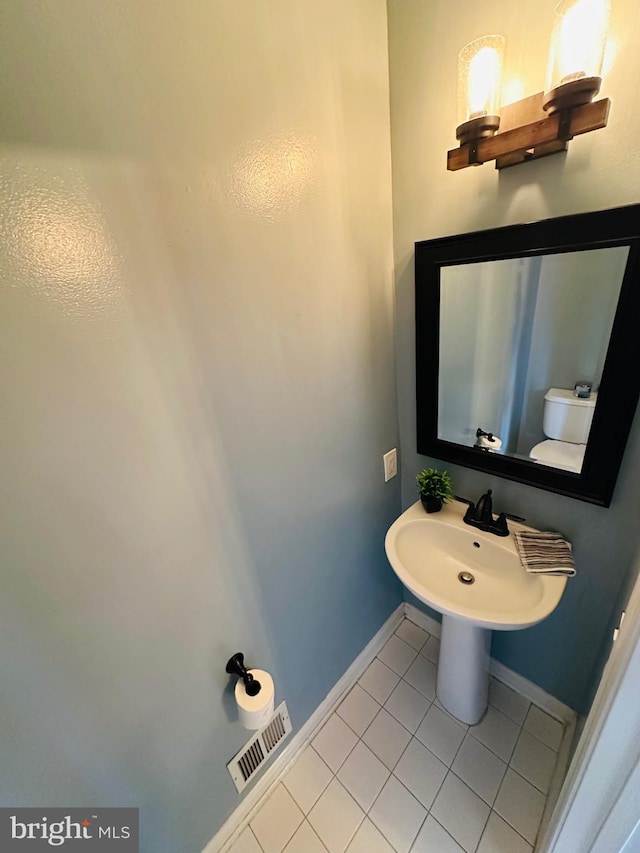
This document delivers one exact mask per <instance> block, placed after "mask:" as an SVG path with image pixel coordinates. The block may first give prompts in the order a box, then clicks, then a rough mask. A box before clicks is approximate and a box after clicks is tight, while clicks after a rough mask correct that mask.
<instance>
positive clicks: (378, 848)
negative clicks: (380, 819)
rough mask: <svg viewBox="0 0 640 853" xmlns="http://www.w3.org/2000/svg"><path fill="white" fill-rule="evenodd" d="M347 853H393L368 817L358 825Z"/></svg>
mask: <svg viewBox="0 0 640 853" xmlns="http://www.w3.org/2000/svg"><path fill="white" fill-rule="evenodd" d="M347 853H395V851H394V849H393V847H392V846H391V845H390V844H389V842H388V841H387V839H386V838H385V837H384V835H383V834H382V833H381V832H380V830H379V829H378V827H377V826H376V825H375V824H373V823H371V821H370V820H369V818H368V817H365V819H364V820H363V821H362V823H361V824H360V828H359V829H358V831H357V832H356V834H355V836H354V838H353V841H352V842H351V844H350V845H349V846H348V847H347Z"/></svg>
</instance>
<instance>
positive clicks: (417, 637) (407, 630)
mask: <svg viewBox="0 0 640 853" xmlns="http://www.w3.org/2000/svg"><path fill="white" fill-rule="evenodd" d="M396 635H397V636H398V637H400V639H401V640H404V641H405V643H409V645H410V646H411V647H412V648H414V649H415V650H416V651H417V652H419V651H420V649H421V648H422V647H423V646H424V644H425V643H426V642H427V640H428V639H429V636H430V635H429V633H428V632H427V631H425V630H424V629H423V628H420V627H419V626H418V625H416V624H415V622H412V621H411V620H410V619H403V621H402V622H401V623H400V625H399V626H398V628H397V629H396Z"/></svg>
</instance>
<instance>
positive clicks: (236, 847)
mask: <svg viewBox="0 0 640 853" xmlns="http://www.w3.org/2000/svg"><path fill="white" fill-rule="evenodd" d="M229 853H262V847H260V845H259V844H258V842H257V841H256V837H255V835H254V834H253V832H251V827H249V826H247V827H246V829H245V830H244V831H243V832H242V834H241V835H240V837H239V838H237V839H236V840H235V842H234V843H233V845H232V847H231V849H230V850H229Z"/></svg>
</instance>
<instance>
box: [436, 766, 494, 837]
mask: <svg viewBox="0 0 640 853" xmlns="http://www.w3.org/2000/svg"><path fill="white" fill-rule="evenodd" d="M489 811H490V809H489V806H488V805H487V804H486V803H485V802H484V801H483V800H481V799H480V797H479V796H478V795H477V794H474V792H473V791H472V790H471V788H469V787H468V786H467V785H465V784H464V782H462V781H461V780H460V779H458V777H457V776H455V775H454V774H453V773H451V772H450V773H449V775H448V776H447V778H446V779H445V780H444V783H443V785H442V788H441V789H440V793H439V794H438V796H437V797H436V801H435V803H434V804H433V807H432V809H431V814H432V815H433V816H434V817H435V819H436V820H437V821H438V822H439V823H441V824H442V826H443V827H444V828H445V829H446V830H447V832H448V833H449V834H450V835H452V836H453V837H454V838H455V840H456V841H457V842H458V844H460V846H461V847H462V848H463V849H464V850H466V851H467V853H473V851H474V850H475V849H476V846H477V844H478V841H480V836H481V835H482V832H483V830H484V827H485V824H486V822H487V818H488V817H489Z"/></svg>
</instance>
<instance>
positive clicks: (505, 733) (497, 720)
mask: <svg viewBox="0 0 640 853" xmlns="http://www.w3.org/2000/svg"><path fill="white" fill-rule="evenodd" d="M469 731H470V732H471V734H472V735H473V736H474V737H475V738H477V739H478V740H479V741H481V742H482V743H483V744H484V745H485V746H488V747H489V749H490V750H491V752H495V754H496V755H497V756H498V757H499V758H501V759H502V760H503V761H506V762H507V763H509V759H510V758H511V755H512V753H513V748H514V747H515V745H516V741H517V740H518V735H519V734H520V728H519V727H518V726H516V724H515V723H514V722H513V720H510V719H509V717H505V715H504V714H503V713H501V712H500V711H498V710H496V708H494V707H493V706H492V705H489V707H488V708H487V713H486V714H485V715H484V717H483V719H482V720H481V721H480V722H479V723H478V725H477V726H470V727H469Z"/></svg>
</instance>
